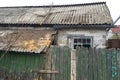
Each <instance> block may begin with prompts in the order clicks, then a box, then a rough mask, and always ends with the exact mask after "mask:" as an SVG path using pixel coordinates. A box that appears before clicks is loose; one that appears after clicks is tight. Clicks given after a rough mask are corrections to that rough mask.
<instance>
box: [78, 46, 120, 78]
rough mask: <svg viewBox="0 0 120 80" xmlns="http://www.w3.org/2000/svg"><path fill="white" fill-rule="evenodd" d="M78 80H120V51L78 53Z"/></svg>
mask: <svg viewBox="0 0 120 80" xmlns="http://www.w3.org/2000/svg"><path fill="white" fill-rule="evenodd" d="M76 78H77V79H76V80H120V50H115V49H111V50H107V49H85V48H78V49H77V51H76Z"/></svg>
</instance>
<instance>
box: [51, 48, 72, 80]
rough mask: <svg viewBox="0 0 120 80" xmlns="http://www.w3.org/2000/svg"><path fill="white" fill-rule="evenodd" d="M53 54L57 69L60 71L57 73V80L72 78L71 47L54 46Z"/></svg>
mask: <svg viewBox="0 0 120 80" xmlns="http://www.w3.org/2000/svg"><path fill="white" fill-rule="evenodd" d="M51 54H52V58H53V64H54V65H55V66H54V67H55V70H57V71H58V72H59V73H58V74H56V75H55V80H70V62H71V56H70V49H69V48H68V47H52V48H51ZM53 64H52V65H53Z"/></svg>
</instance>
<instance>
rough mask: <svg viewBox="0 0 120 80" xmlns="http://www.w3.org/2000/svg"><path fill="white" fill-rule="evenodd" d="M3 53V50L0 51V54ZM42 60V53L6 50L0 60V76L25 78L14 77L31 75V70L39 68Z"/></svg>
mask: <svg viewBox="0 0 120 80" xmlns="http://www.w3.org/2000/svg"><path fill="white" fill-rule="evenodd" d="M3 54H5V53H4V51H0V56H2V55H3ZM43 62H44V55H43V54H33V53H24V52H22V53H19V52H8V53H6V54H5V55H4V57H3V58H2V59H1V60H0V78H11V77H12V78H11V79H7V80H12V79H14V80H25V79H26V78H24V79H22V78H20V79H18V78H17V79H15V76H16V77H23V76H24V77H25V76H26V77H33V73H32V70H33V69H41V68H42V65H43ZM13 76H14V77H13ZM26 80H29V79H26Z"/></svg>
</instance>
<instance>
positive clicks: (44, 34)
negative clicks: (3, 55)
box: [0, 30, 55, 53]
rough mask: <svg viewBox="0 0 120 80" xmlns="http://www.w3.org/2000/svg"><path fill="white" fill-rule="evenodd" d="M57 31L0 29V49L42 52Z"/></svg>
mask: <svg viewBox="0 0 120 80" xmlns="http://www.w3.org/2000/svg"><path fill="white" fill-rule="evenodd" d="M54 33H55V31H52V30H51V31H50V30H49V31H47V30H39V31H37V30H36V31H35V30H22V31H21V30H19V31H8V30H7V31H0V50H6V51H15V52H16V51H17V52H29V53H41V52H45V51H46V50H47V49H48V47H49V46H50V44H51V43H52V39H53V36H52V34H54Z"/></svg>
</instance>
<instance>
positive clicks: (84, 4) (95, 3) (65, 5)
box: [0, 2, 106, 8]
mask: <svg viewBox="0 0 120 80" xmlns="http://www.w3.org/2000/svg"><path fill="white" fill-rule="evenodd" d="M97 4H106V2H91V3H81V4H64V5H42V6H10V7H9V6H7V7H0V8H38V7H44V8H45V7H46V8H47V7H70V6H86V5H97Z"/></svg>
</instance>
